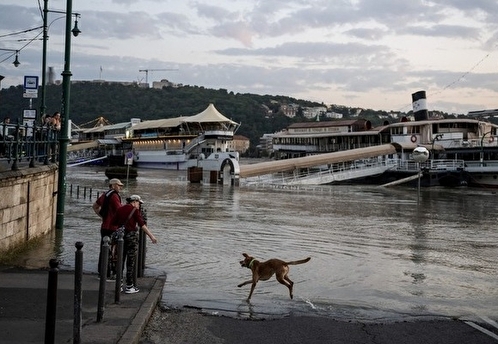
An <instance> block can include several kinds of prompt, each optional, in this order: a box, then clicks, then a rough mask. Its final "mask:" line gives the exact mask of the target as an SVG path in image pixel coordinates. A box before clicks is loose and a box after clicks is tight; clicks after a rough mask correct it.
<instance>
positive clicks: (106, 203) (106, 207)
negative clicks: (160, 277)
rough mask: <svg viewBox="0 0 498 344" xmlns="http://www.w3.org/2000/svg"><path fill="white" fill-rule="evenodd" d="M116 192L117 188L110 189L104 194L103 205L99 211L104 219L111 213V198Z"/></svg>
mask: <svg viewBox="0 0 498 344" xmlns="http://www.w3.org/2000/svg"><path fill="white" fill-rule="evenodd" d="M114 192H116V190H109V191H107V192H106V193H105V195H104V201H103V202H102V207H100V211H99V215H100V216H102V218H103V219H105V218H106V216H107V213H109V199H110V197H111V196H112V194H113V193H114Z"/></svg>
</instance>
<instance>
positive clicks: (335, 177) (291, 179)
mask: <svg viewBox="0 0 498 344" xmlns="http://www.w3.org/2000/svg"><path fill="white" fill-rule="evenodd" d="M395 164H396V163H395V162H394V160H390V159H363V160H356V161H345V162H339V163H334V164H329V165H322V166H315V167H310V168H300V169H295V170H294V171H287V172H278V173H273V174H266V175H260V176H255V177H249V178H244V179H243V180H241V182H242V183H243V184H244V185H259V186H262V185H320V184H330V183H333V182H338V181H347V180H351V179H356V178H362V177H367V176H372V175H377V174H381V173H383V172H384V171H386V170H388V169H390V168H392V167H394V165H395Z"/></svg>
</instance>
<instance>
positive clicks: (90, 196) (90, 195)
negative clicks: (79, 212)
mask: <svg viewBox="0 0 498 344" xmlns="http://www.w3.org/2000/svg"><path fill="white" fill-rule="evenodd" d="M92 192H93V189H92V188H90V192H88V198H90V199H92Z"/></svg>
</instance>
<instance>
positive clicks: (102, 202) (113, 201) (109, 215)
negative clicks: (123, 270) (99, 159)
mask: <svg viewBox="0 0 498 344" xmlns="http://www.w3.org/2000/svg"><path fill="white" fill-rule="evenodd" d="M122 187H123V183H121V181H120V180H119V179H117V178H113V179H111V180H109V190H108V191H107V192H105V193H103V194H102V195H100V197H99V198H98V199H97V200H96V201H95V203H93V206H92V208H93V211H94V212H95V213H96V214H97V215H99V216H100V218H101V219H102V224H101V226H100V245H101V246H102V244H103V243H104V237H106V236H108V237H109V238H111V236H112V234H113V233H114V232H115V231H116V229H117V228H118V227H117V226H115V225H113V224H112V223H111V221H112V219H113V217H114V215H115V214H116V211H117V210H118V209H119V208H120V207H121V205H122V204H121V196H120V195H119V192H120V191H121V189H122ZM99 252H100V250H99ZM101 262H102V257H101V254H100V253H99V266H98V271H99V276H100V265H101ZM115 268H116V267H115V266H114V264H111V260H110V259H109V268H108V269H107V278H108V279H109V281H112V280H113V279H115V276H116V271H115Z"/></svg>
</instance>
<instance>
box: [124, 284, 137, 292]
mask: <svg viewBox="0 0 498 344" xmlns="http://www.w3.org/2000/svg"><path fill="white" fill-rule="evenodd" d="M139 291H140V290H139V289H138V288H137V287H135V286H134V285H127V286H126V288H125V294H135V293H138V292H139Z"/></svg>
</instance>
